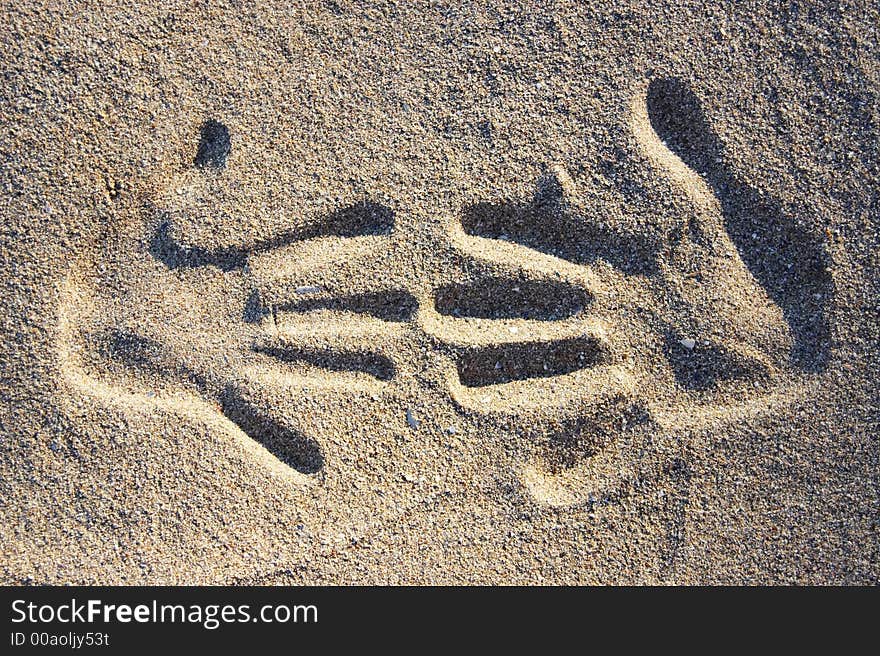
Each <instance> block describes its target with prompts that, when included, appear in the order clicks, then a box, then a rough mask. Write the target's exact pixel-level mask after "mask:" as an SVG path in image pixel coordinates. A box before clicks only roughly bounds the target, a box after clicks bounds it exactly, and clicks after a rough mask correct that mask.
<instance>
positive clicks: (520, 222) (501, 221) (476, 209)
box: [461, 178, 657, 275]
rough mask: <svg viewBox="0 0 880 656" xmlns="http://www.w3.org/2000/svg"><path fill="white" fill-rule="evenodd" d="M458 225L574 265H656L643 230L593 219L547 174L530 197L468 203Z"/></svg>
mask: <svg viewBox="0 0 880 656" xmlns="http://www.w3.org/2000/svg"><path fill="white" fill-rule="evenodd" d="M461 225H462V228H463V229H464V231H465V233H467V234H469V235H472V236H475V237H484V238H486V239H501V240H505V241H511V242H514V243H517V244H520V245H522V246H527V247H529V248H533V249H535V250H536V251H540V252H541V253H545V254H547V255H553V256H555V257H559V258H562V259H564V260H568V261H569V262H573V263H575V264H591V263H593V262H595V261H597V260H604V261H605V262H608V263H609V264H611V265H612V266H613V267H615V268H617V269H619V270H620V271H623V272H624V273H627V274H634V275H649V274H651V273H652V272H654V271H656V270H657V257H656V252H655V251H656V245H652V244H651V243H650V241H649V240H648V239H647V238H645V237H643V236H641V235H636V234H632V233H627V232H624V231H622V230H612V229H610V228H607V227H602V226H598V225H596V224H595V223H591V222H590V221H588V220H587V219H586V218H585V217H583V216H581V215H580V214H579V213H578V212H577V211H576V210H575V209H573V208H572V207H570V205H569V204H568V203H567V202H566V201H565V199H564V195H563V190H562V189H561V187H560V185H559V184H558V183H557V182H556V181H554V180H552V179H551V178H545V179H544V180H542V181H541V183H540V184H539V185H538V189H537V191H536V193H535V196H534V198H532V199H531V200H529V201H525V202H523V201H500V202H491V203H490V202H481V203H475V204H473V205H470V206H469V207H466V208H465V209H464V213H463V215H462V219H461Z"/></svg>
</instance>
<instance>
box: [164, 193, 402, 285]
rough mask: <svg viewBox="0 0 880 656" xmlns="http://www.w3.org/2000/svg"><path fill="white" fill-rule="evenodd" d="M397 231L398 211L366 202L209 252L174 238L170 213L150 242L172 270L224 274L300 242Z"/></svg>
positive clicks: (385, 233)
mask: <svg viewBox="0 0 880 656" xmlns="http://www.w3.org/2000/svg"><path fill="white" fill-rule="evenodd" d="M393 228H394V212H393V211H392V210H391V209H390V208H388V207H386V206H384V205H380V204H378V203H373V202H371V201H364V202H362V203H356V204H354V205H350V206H348V207H345V208H343V209H340V210H337V211H336V212H333V213H331V214H328V215H327V216H325V217H323V218H321V219H320V220H318V221H315V222H313V223H309V224H306V225H304V226H301V227H299V228H295V229H292V230H288V231H286V232H283V233H281V234H279V235H277V236H275V237H272V238H271V239H265V240H260V241H257V242H255V243H254V244H252V245H251V246H249V247H247V248H220V249H216V250H209V249H206V248H203V247H201V246H185V245H183V244H181V243H179V242H178V241H177V240H176V239H175V237H174V235H173V226H172V223H171V220H170V219H169V218H168V215H167V213H162V215H161V220H160V221H159V224H158V226H157V227H156V230H155V232H154V233H153V236H152V238H151V239H150V244H149V251H150V254H151V255H152V256H153V257H155V258H156V259H157V260H159V261H160V262H162V263H163V264H164V265H165V266H167V267H168V268H171V269H177V268H193V267H202V266H215V267H217V268H219V269H221V270H223V271H232V270H233V269H241V268H243V267H244V265H245V263H246V262H247V259H248V256H250V255H253V254H257V253H262V252H265V251H271V250H273V249H277V248H282V247H284V246H288V245H290V244H293V243H295V242H298V241H304V240H307V239H315V238H318V237H364V236H373V235H388V234H390V233H391V231H392V229H393Z"/></svg>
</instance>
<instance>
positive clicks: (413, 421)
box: [406, 408, 421, 429]
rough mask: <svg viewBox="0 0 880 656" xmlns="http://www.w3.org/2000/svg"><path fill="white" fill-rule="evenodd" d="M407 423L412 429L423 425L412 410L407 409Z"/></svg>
mask: <svg viewBox="0 0 880 656" xmlns="http://www.w3.org/2000/svg"><path fill="white" fill-rule="evenodd" d="M406 423H408V424H409V427H410V428H413V429H415V428H418V427H419V424H420V423H421V422H420V421H419V420H418V419H416V417H415V415H414V414H413V413H412V410H410V409H409V408H407V409H406Z"/></svg>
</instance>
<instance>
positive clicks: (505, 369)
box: [458, 337, 603, 387]
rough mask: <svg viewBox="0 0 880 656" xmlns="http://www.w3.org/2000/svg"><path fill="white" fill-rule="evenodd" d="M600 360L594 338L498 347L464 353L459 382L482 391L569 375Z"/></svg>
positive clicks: (469, 350)
mask: <svg viewBox="0 0 880 656" xmlns="http://www.w3.org/2000/svg"><path fill="white" fill-rule="evenodd" d="M602 359H603V349H602V346H601V343H600V342H599V340H598V339H596V338H595V337H574V338H571V339H564V340H556V341H552V342H513V343H508V344H497V345H493V346H486V347H479V348H470V349H466V350H463V351H462V352H461V353H460V355H459V357H458V378H459V381H460V382H461V384H462V385H464V386H465V387H484V386H487V385H499V384H503V383H509V382H512V381H515V380H525V379H528V378H544V377H550V376H560V375H563V374H569V373H572V372H573V371H578V370H579V369H585V368H587V367H594V366H596V365H597V364H600V362H601V361H602Z"/></svg>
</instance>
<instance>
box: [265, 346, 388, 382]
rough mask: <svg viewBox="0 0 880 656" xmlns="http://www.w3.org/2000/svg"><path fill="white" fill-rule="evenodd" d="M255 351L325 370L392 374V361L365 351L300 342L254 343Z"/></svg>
mask: <svg viewBox="0 0 880 656" xmlns="http://www.w3.org/2000/svg"><path fill="white" fill-rule="evenodd" d="M253 349H254V351H256V352H257V353H262V354H263V355H268V356H270V357H273V358H275V359H277V360H280V361H282V362H288V363H291V364H298V363H299V364H307V365H311V366H313V367H318V368H320V369H326V370H327V371H338V372H360V373H365V374H369V375H370V376H372V377H373V378H376V379H378V380H383V381H387V380H391V379H392V378H394V374H395V372H396V367H395V366H394V362H392V361H391V360H390V359H389V358H387V357H385V356H384V355H379V354H377V353H369V352H365V351H346V350H343V349H342V348H339V349H332V350H331V349H310V348H306V347H300V346H294V345H290V346H287V345H285V346H273V345H264V344H257V345H254V347H253Z"/></svg>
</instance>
